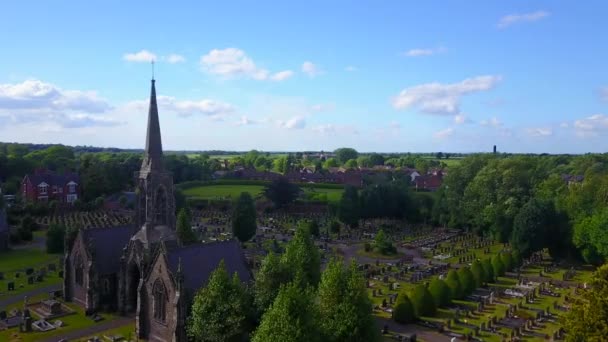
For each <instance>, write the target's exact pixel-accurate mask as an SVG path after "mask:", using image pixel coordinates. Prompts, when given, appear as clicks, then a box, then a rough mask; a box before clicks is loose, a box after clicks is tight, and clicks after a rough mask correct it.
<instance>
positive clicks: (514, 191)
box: [432, 155, 608, 264]
mask: <svg viewBox="0 0 608 342" xmlns="http://www.w3.org/2000/svg"><path fill="white" fill-rule="evenodd" d="M606 193H608V155H584V156H575V157H570V156H548V155H542V156H509V157H505V156H499V155H474V156H469V157H467V158H464V159H463V160H462V161H461V163H460V164H459V165H457V166H454V167H451V168H450V170H449V173H448V175H447V176H446V177H445V178H444V183H443V186H442V188H441V189H440V190H439V193H438V197H437V200H436V202H435V204H434V207H433V209H432V219H433V221H434V222H435V223H437V224H441V225H445V226H450V227H454V228H465V229H472V230H474V231H476V232H477V233H478V234H479V235H491V236H493V237H495V238H496V239H498V240H500V241H502V242H511V244H512V247H513V249H514V251H515V252H517V254H518V255H519V256H521V257H527V256H529V255H530V254H531V253H533V252H535V251H538V250H540V249H542V248H548V249H549V252H550V253H551V255H552V256H553V257H555V258H577V257H582V258H583V259H584V260H585V261H586V262H592V263H596V264H599V263H602V262H603V261H604V260H606V258H607V257H608V248H606V246H608V229H606V228H607V227H608V226H607V225H606V222H608V221H607V220H606V218H608V214H607V209H606V204H607V202H608V201H607V200H606V196H605V194H606Z"/></svg>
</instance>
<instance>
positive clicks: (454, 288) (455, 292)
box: [445, 270, 464, 299]
mask: <svg viewBox="0 0 608 342" xmlns="http://www.w3.org/2000/svg"><path fill="white" fill-rule="evenodd" d="M445 283H446V284H447V285H448V287H449V288H450V294H451V295H452V299H461V298H462V297H463V296H464V289H463V288H462V284H461V283H460V277H459V276H458V273H457V271H456V270H450V271H449V272H448V275H447V277H446V280H445Z"/></svg>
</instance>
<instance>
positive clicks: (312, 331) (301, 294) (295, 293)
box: [251, 283, 323, 342]
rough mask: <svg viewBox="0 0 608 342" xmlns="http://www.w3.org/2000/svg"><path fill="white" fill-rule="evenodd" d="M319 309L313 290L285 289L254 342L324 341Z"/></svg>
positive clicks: (256, 332)
mask: <svg viewBox="0 0 608 342" xmlns="http://www.w3.org/2000/svg"><path fill="white" fill-rule="evenodd" d="M322 340H323V339H322V336H321V331H320V322H319V309H318V307H317V305H316V300H315V293H314V291H313V290H312V289H311V288H306V289H304V290H303V289H302V288H301V287H300V286H298V285H297V284H294V283H289V284H288V285H286V286H283V287H282V288H281V289H280V291H279V294H278V295H277V297H276V299H275V300H274V302H273V303H272V306H271V307H270V309H268V311H267V312H266V313H265V314H264V316H262V321H261V323H260V325H259V326H258V328H257V330H256V331H255V332H254V334H253V337H252V339H251V341H252V342H304V341H310V342H320V341H322Z"/></svg>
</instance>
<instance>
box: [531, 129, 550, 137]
mask: <svg viewBox="0 0 608 342" xmlns="http://www.w3.org/2000/svg"><path fill="white" fill-rule="evenodd" d="M526 132H527V133H528V135H530V136H532V137H548V136H551V135H553V130H552V129H551V128H548V127H538V128H527V129H526Z"/></svg>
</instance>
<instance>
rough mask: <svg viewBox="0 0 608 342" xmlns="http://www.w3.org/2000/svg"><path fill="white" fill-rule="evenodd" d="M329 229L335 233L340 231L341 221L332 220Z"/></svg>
mask: <svg viewBox="0 0 608 342" xmlns="http://www.w3.org/2000/svg"><path fill="white" fill-rule="evenodd" d="M329 231H330V232H332V233H333V234H338V233H340V222H338V221H336V220H332V221H331V222H330V223H329Z"/></svg>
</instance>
